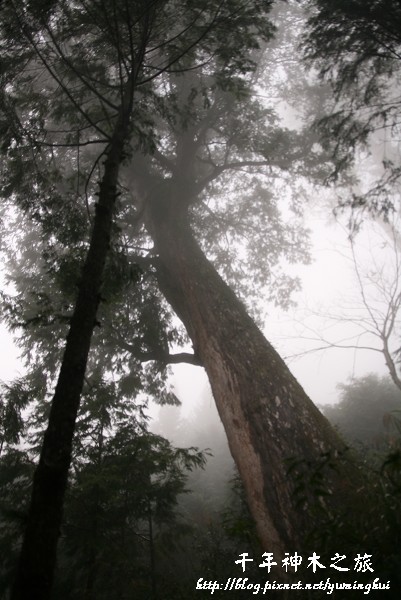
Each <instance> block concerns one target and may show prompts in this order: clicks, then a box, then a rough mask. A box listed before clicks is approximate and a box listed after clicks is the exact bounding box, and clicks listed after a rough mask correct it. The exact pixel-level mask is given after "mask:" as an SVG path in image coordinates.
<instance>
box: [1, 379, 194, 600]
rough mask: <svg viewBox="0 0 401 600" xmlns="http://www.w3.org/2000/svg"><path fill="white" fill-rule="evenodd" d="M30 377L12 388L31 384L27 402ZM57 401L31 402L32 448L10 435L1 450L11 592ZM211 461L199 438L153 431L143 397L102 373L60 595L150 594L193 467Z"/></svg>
mask: <svg viewBox="0 0 401 600" xmlns="http://www.w3.org/2000/svg"><path fill="white" fill-rule="evenodd" d="M23 383H24V382H19V381H18V382H17V383H16V384H15V386H9V390H12V391H13V393H14V394H15V393H17V391H18V390H19V389H23V390H25V399H26V403H25V404H24V406H26V405H27V404H28V402H29V401H31V402H32V401H33V400H37V399H38V396H31V395H30V393H29V390H28V389H27V384H25V387H24V386H23ZM21 386H22V388H21ZM12 399H13V397H11V395H10V400H12ZM47 408H48V406H47V403H46V402H43V401H41V402H39V403H38V402H36V403H34V404H33V405H32V404H31V407H30V411H29V412H28V413H27V414H26V416H25V431H24V433H25V437H24V439H25V443H24V445H25V446H26V447H27V449H26V450H24V451H22V450H21V451H17V450H14V449H13V448H12V447H11V446H10V444H9V443H8V445H7V447H6V448H5V451H4V453H3V455H2V457H1V458H0V487H1V498H2V501H1V503H0V549H1V552H2V555H3V556H6V557H7V560H6V561H5V562H4V563H3V565H2V570H1V571H0V596H1V597H6V596H4V594H5V593H6V591H5V590H6V589H7V588H8V586H9V585H10V583H11V581H12V577H13V573H14V568H15V563H16V558H17V554H18V549H19V541H20V535H21V531H22V527H23V524H24V518H25V514H26V510H27V503H28V499H29V492H30V487H31V478H32V472H33V468H34V465H33V463H32V462H31V460H30V459H29V456H30V455H33V454H36V453H37V450H38V449H39V448H40V445H39V447H38V444H37V438H38V435H39V436H40V437H41V435H42V433H41V432H42V431H43V426H44V425H45V424H46V421H47V419H46V412H47ZM38 431H39V432H40V433H39V434H38ZM28 444H29V446H28ZM204 464H205V456H204V454H203V453H202V452H200V451H199V450H198V449H197V448H188V449H185V448H175V447H173V446H172V445H171V444H170V442H168V441H167V440H166V439H165V438H163V437H161V436H158V435H155V434H152V433H150V432H149V431H148V429H147V424H146V418H145V416H144V413H143V407H141V406H140V405H138V404H136V405H135V404H134V403H133V402H132V401H131V402H130V401H129V400H127V398H126V397H123V396H122V395H121V393H120V391H119V387H118V386H117V385H115V384H113V383H112V382H105V381H102V379H101V378H100V377H99V376H97V377H95V376H93V377H92V379H91V381H88V382H87V387H86V390H85V394H84V397H83V403H82V407H81V410H80V415H79V419H78V423H77V431H76V436H75V444H74V453H73V465H72V470H71V476H70V482H69V488H68V493H67V498H66V504H65V521H64V525H63V531H62V538H61V544H60V554H59V565H60V568H59V576H58V578H57V581H56V588H55V595H56V596H57V597H58V598H63V599H64V598H65V599H67V598H68V599H72V598H82V596H83V595H84V594H89V593H90V594H92V595H93V597H95V598H99V599H100V598H116V599H117V598H123V597H126V596H130V595H132V593H133V590H137V592H135V593H136V594H137V597H146V595H147V594H148V593H149V590H150V589H151V588H152V579H154V577H155V573H157V572H158V570H159V569H162V566H163V563H164V558H163V556H164V554H163V553H164V552H166V551H167V549H168V547H169V546H170V547H171V539H170V535H171V533H170V532H171V530H172V528H173V527H174V528H175V533H174V536H175V538H176V541H178V536H179V531H180V527H181V525H180V520H179V516H178V514H177V511H176V507H177V501H178V497H179V496H180V495H181V494H183V493H186V481H187V474H188V472H189V471H191V470H193V469H195V468H199V467H203V466H204ZM183 531H184V530H183ZM166 544H167V545H166ZM152 555H153V559H152V558H151V556H152ZM155 569H156V571H155ZM138 590H141V591H140V592H139V591H138ZM2 594H3V595H2ZM141 594H142V595H141Z"/></svg>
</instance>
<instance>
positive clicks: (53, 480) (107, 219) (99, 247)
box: [11, 73, 137, 600]
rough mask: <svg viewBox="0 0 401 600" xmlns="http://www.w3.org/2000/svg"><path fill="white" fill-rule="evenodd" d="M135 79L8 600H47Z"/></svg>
mask: <svg viewBox="0 0 401 600" xmlns="http://www.w3.org/2000/svg"><path fill="white" fill-rule="evenodd" d="M136 75H137V73H133V75H132V77H131V80H130V81H129V82H128V83H127V89H126V93H125V97H124V99H123V102H122V105H121V108H120V114H119V117H118V119H117V122H116V126H115V130H114V134H113V137H112V139H111V142H110V144H109V148H108V151H107V158H106V160H105V163H104V174H103V178H102V181H101V183H100V190H99V199H98V203H97V204H96V214H95V218H94V223H93V230H92V236H91V240H90V245H89V250H88V255H87V257H86V260H85V264H84V266H83V271H82V277H81V280H80V283H79V287H78V296H77V300H76V305H75V309H74V313H73V316H72V318H71V323H70V330H69V332H68V336H67V340H66V346H65V351H64V355H63V359H62V363H61V368H60V373H59V377H58V381H57V385H56V389H55V393H54V397H53V400H52V404H51V410H50V415H49V422H48V427H47V430H46V432H45V435H44V440H43V445H42V450H41V455H40V459H39V464H38V466H37V468H36V471H35V475H34V481H33V490H32V497H31V504H30V508H29V513H28V520H27V527H26V531H25V535H24V539H23V544H22V550H21V554H20V559H19V563H18V567H17V574H16V579H15V583H14V587H13V590H12V595H11V598H12V600H47V599H48V598H50V595H51V588H52V583H53V577H54V570H55V563H56V550H57V542H58V538H59V535H60V527H61V521H62V515H63V503H64V495H65V490H66V486H67V479H68V471H69V467H70V463H71V451H72V440H73V435H74V430H75V421H76V418H77V413H78V408H79V403H80V397H81V392H82V388H83V383H84V377H85V370H86V364H87V360H88V354H89V348H90V343H91V338H92V333H93V329H94V327H95V323H96V314H97V309H98V305H99V299H100V290H101V285H102V276H103V271H104V265H105V262H106V258H107V254H108V250H109V246H110V236H111V228H112V222H113V211H114V205H115V200H116V197H117V183H118V174H119V169H120V166H121V163H122V161H123V159H124V145H125V141H126V139H127V136H128V133H129V119H130V115H131V112H132V102H133V90H134V81H135V77H136Z"/></svg>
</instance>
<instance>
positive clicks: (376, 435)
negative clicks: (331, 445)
mask: <svg viewBox="0 0 401 600" xmlns="http://www.w3.org/2000/svg"><path fill="white" fill-rule="evenodd" d="M339 389H340V392H341V395H340V402H339V403H338V404H334V405H331V406H323V407H322V410H323V412H324V414H325V415H326V416H327V418H328V419H329V420H330V421H331V423H333V424H334V425H336V426H337V427H338V428H339V430H340V432H341V434H342V435H344V437H345V438H346V440H347V442H348V443H351V444H353V445H357V444H358V443H362V444H363V445H365V446H370V447H372V446H373V447H374V446H375V447H377V448H382V449H383V448H386V447H388V446H389V445H391V443H392V439H394V440H395V439H396V438H397V431H396V429H395V428H394V425H396V423H397V421H396V420H395V421H394V417H397V415H398V416H399V411H400V410H401V394H400V390H399V389H398V388H396V387H395V385H394V384H393V382H392V381H391V380H390V379H389V378H388V377H382V378H379V377H377V376H376V375H373V374H371V375H366V376H365V377H362V378H360V379H356V380H353V381H351V382H350V383H346V384H341V385H340V386H339ZM392 426H393V427H392ZM391 429H392V431H391Z"/></svg>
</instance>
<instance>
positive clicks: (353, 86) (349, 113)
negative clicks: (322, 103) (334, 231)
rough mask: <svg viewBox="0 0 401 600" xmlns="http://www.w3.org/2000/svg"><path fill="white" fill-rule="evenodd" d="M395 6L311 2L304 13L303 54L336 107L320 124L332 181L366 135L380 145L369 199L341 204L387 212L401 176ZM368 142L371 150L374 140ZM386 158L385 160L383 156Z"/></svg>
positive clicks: (393, 2)
mask: <svg viewBox="0 0 401 600" xmlns="http://www.w3.org/2000/svg"><path fill="white" fill-rule="evenodd" d="M400 22H401V7H400V3H399V2H398V1H397V0H375V1H374V2H363V1H362V0H352V1H348V0H336V1H335V2H330V3H328V2H325V1H324V0H316V1H315V2H313V3H312V6H311V7H310V18H309V21H308V28H307V33H306V34H305V36H304V39H303V49H304V53H305V56H306V58H307V60H308V61H309V62H310V63H311V64H313V65H314V66H316V67H317V68H318V69H319V73H320V76H321V78H322V79H323V80H325V81H328V82H329V83H330V84H331V86H332V89H333V92H334V95H335V100H336V103H335V104H334V105H333V106H332V107H331V110H330V114H329V115H328V116H326V117H324V118H323V119H322V120H321V121H320V130H321V131H322V132H323V135H324V139H325V142H326V144H327V145H328V146H329V147H330V148H331V149H332V152H333V155H334V159H335V163H336V173H335V174H336V175H338V174H339V173H340V172H341V171H342V170H343V169H346V168H347V167H349V166H350V164H352V161H353V158H354V151H355V150H356V149H357V148H358V147H360V146H362V147H369V144H371V143H372V134H374V133H375V132H377V131H381V132H382V138H383V139H385V140H386V142H387V144H388V145H387V148H386V150H385V154H384V157H383V168H384V172H383V175H382V177H381V178H380V179H379V180H378V181H376V182H375V183H374V184H372V186H371V189H370V190H369V193H368V194H367V195H366V196H364V195H363V194H354V195H352V197H351V200H348V204H350V205H351V206H353V207H364V206H366V207H367V208H369V210H373V211H383V212H384V213H387V212H388V211H389V210H390V209H391V208H392V207H393V205H394V193H396V190H397V188H396V185H397V181H398V180H399V177H400V175H401V170H400V164H399V160H398V158H397V156H396V153H395V151H394V150H395V145H396V144H397V139H398V134H399V116H400V100H399V94H398V86H399V80H400V56H401V54H400V49H401V34H400ZM373 143H376V144H377V143H378V141H377V138H376V140H373ZM387 152H388V155H387V156H386V153H387Z"/></svg>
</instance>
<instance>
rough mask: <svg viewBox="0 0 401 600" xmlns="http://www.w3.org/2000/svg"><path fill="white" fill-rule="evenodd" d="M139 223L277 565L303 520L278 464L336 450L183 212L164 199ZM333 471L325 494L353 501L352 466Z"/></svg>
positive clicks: (299, 537) (295, 542) (299, 538)
mask: <svg viewBox="0 0 401 600" xmlns="http://www.w3.org/2000/svg"><path fill="white" fill-rule="evenodd" d="M171 190H172V185H170V192H171V194H172V195H173V194H174V190H172V191H171ZM175 192H176V195H177V196H178V195H179V194H180V190H179V189H176V190H175ZM147 224H148V229H149V231H150V233H151V235H152V237H153V239H154V242H155V247H156V251H157V254H158V278H159V284H160V288H161V290H162V291H163V293H164V294H165V297H166V298H167V300H168V301H169V303H170V304H171V306H172V307H173V309H174V310H175V312H176V313H177V315H178V316H179V317H180V319H181V320H182V322H183V323H184V325H185V327H186V329H187V331H188V333H189V335H190V337H191V339H192V342H193V345H194V350H195V352H196V354H197V355H198V356H199V357H200V359H201V362H202V364H203V365H204V367H205V369H206V372H207V374H208V377H209V380H210V384H211V387H212V391H213V395H214V398H215V401H216V405H217V408H218V411H219V414H220V418H221V420H222V422H223V425H224V427H225V430H226V434H227V438H228V443H229V446H230V449H231V452H232V455H233V457H234V460H235V462H236V464H237V467H238V470H239V473H240V476H241V479H242V481H243V483H244V486H245V490H246V494H247V499H248V503H249V506H250V510H251V512H252V514H253V517H254V519H255V522H256V526H257V530H258V533H259V537H260V540H261V542H262V545H263V548H264V550H265V551H273V552H275V553H277V556H284V552H286V551H290V550H297V549H298V550H299V549H300V547H302V542H303V536H304V535H305V534H306V533H307V532H308V531H310V527H311V521H310V515H309V514H308V512H307V511H305V510H302V509H300V508H299V507H297V503H296V499H295V498H294V496H293V491H294V487H295V485H294V483H293V482H292V481H291V477H290V476H289V474H288V468H289V464H288V462H287V461H288V460H290V459H304V460H305V461H311V463H312V464H313V463H316V464H317V463H319V461H321V460H322V455H324V453H331V455H332V456H333V457H334V456H336V455H338V454H339V453H341V452H342V451H343V450H344V444H343V443H342V442H341V440H340V439H339V438H338V436H337V435H336V433H335V432H334V431H333V429H332V428H331V426H330V425H329V423H328V421H327V420H326V419H325V418H324V417H323V415H322V414H321V413H320V411H319V410H318V409H317V408H316V407H315V405H314V404H313V403H312V402H311V400H310V399H309V398H308V396H307V395H306V393H305V392H304V390H303V389H302V387H301V386H300V384H299V383H298V382H297V381H296V379H295V378H294V377H293V376H292V374H291V373H290V371H289V370H288V368H287V367H286V365H285V364H284V362H283V360H282V359H281V358H280V356H279V355H278V354H277V352H276V351H275V350H274V349H273V347H272V346H271V345H270V344H269V342H268V341H267V340H266V339H265V337H264V336H263V334H262V333H261V331H260V330H259V329H258V327H257V326H256V325H255V323H254V322H253V321H252V319H251V318H250V317H249V316H248V314H247V312H246V310H245V308H244V306H243V305H242V304H241V302H240V301H239V300H238V299H237V297H236V296H235V294H234V293H233V292H232V290H231V289H230V288H229V287H228V286H227V285H226V284H225V282H224V281H223V280H222V278H221V277H220V276H219V274H218V273H217V272H216V270H215V268H214V267H213V266H212V264H211V263H210V262H209V261H208V260H207V258H206V257H205V255H204V254H203V252H202V251H201V249H200V248H199V246H198V244H197V242H196V240H195V239H194V236H193V234H192V232H191V229H190V225H189V222H188V218H187V210H185V208H184V209H182V203H181V206H180V203H179V202H177V201H175V200H174V197H172V196H170V197H168V196H164V197H160V198H159V199H157V200H154V201H152V202H151V203H149V206H148V211H147ZM338 467H339V470H338V471H335V470H331V471H330V473H328V476H329V480H328V486H329V489H328V490H327V491H328V493H329V494H333V495H332V498H333V499H334V498H335V499H336V501H338V500H339V498H338V492H339V490H340V489H341V490H342V494H343V498H342V499H343V500H344V499H345V498H346V496H347V494H350V497H353V496H352V495H353V494H354V489H353V488H352V487H351V484H350V479H351V478H353V479H354V483H356V481H360V476H359V471H358V469H357V468H356V467H355V466H353V464H352V463H346V462H345V464H344V466H343V467H341V466H340V464H339V465H338ZM336 492H337V495H336ZM345 501H346V500H345ZM327 510H330V507H328V509H327Z"/></svg>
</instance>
